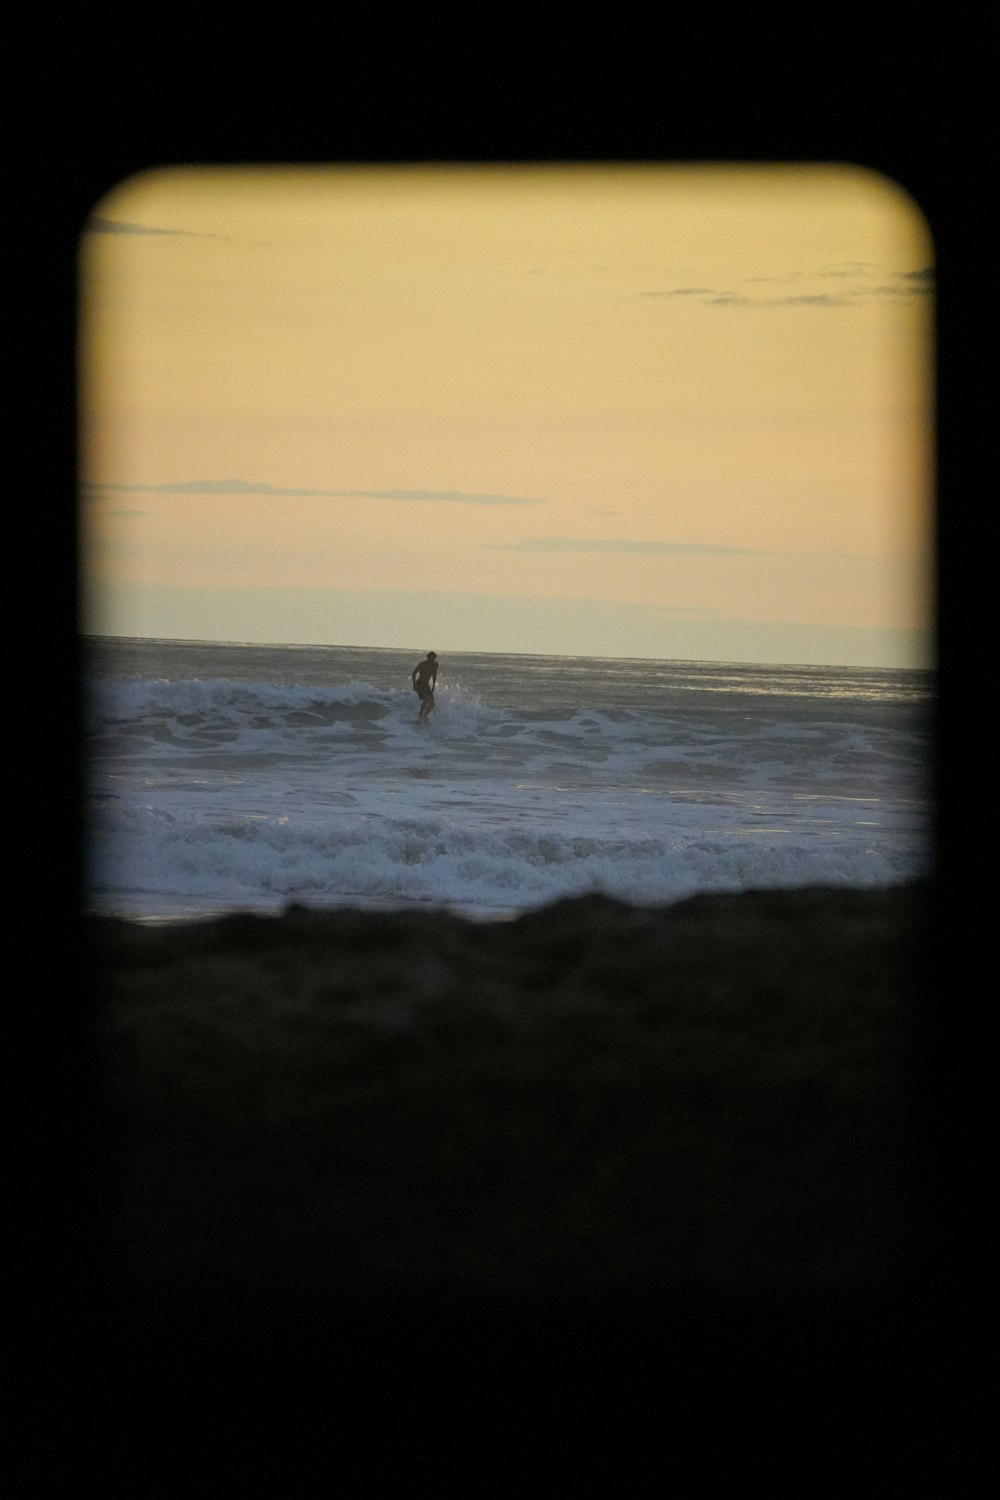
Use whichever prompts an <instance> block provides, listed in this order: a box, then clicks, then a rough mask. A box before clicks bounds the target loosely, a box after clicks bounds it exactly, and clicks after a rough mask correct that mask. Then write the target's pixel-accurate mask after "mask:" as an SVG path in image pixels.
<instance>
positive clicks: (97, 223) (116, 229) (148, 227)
mask: <svg viewBox="0 0 1000 1500" xmlns="http://www.w3.org/2000/svg"><path fill="white" fill-rule="evenodd" d="M83 228H84V232H85V233H88V234H172V235H181V236H183V237H184V238H185V239H192V240H227V239H228V238H229V236H228V235H227V234H207V233H199V232H198V231H197V230H194V229H163V228H161V227H160V226H159V225H155V224H130V223H128V222H127V221H126V220H124V219H105V218H102V217H101V215H100V214H91V216H90V218H89V219H88V220H87V222H86V224H84V226H83Z"/></svg>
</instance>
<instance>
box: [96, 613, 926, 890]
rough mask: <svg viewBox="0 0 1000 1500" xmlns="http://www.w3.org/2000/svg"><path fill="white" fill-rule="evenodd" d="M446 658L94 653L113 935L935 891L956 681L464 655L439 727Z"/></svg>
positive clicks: (353, 653)
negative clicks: (562, 901) (172, 927)
mask: <svg viewBox="0 0 1000 1500" xmlns="http://www.w3.org/2000/svg"><path fill="white" fill-rule="evenodd" d="M434 644H435V643H433V642H432V643H431V645H434ZM424 654H425V652H424V651H423V650H415V651H399V650H387V649H379V648H370V649H365V648H360V647H333V646H257V645H228V644H213V643H202V642H184V641H152V640H132V639H110V638H101V639H95V638H92V639H89V640H87V641H86V642H85V648H84V664H85V665H84V702H83V707H84V731H85V733H84V793H85V809H84V820H85V821H84V828H85V836H84V856H85V882H86V893H85V894H86V906H87V909H88V910H91V911H100V912H115V913H120V914H125V915H129V916H133V917H137V918H143V919H155V918H163V919H176V918H184V917H197V916H203V915H207V914H215V913H219V912H224V911H230V910H236V909H239V910H253V911H279V910H282V909H284V907H286V906H287V905H289V904H290V903H292V902H298V903H301V904H304V905H307V906H313V907H319V908H330V907H338V906H353V907H402V906H411V905H424V906H435V907H446V908H449V909H451V910H453V911H456V912H460V913H463V914H466V915H472V916H477V917H484V918H485V917H507V916H511V915H514V914H516V913H518V912H522V911H525V910H528V909H530V908H532V907H537V906H541V905H545V904H547V903H549V902H551V901H554V900H556V899H557V898H560V897H565V896H571V895H579V894H582V893H584V892H592V891H599V892H603V893H605V894H607V895H610V896H614V897H618V898H620V899H622V900H626V901H631V902H634V903H636V904H639V905H660V904H664V903H669V902H672V901H677V900H680V899H682V898H683V897H685V896H688V895H691V894H693V893H695V892H698V891H739V890H747V889H751V888H758V889H760V888H768V887H779V886H802V885H813V884H833V885H852V886H880V885H893V884H897V883H900V882H902V881H906V880H910V879H913V878H917V877H920V876H923V875H926V874H928V873H929V870H930V860H931V798H930V720H931V710H932V703H933V693H934V684H933V676H932V674H930V673H925V672H912V671H885V670H857V669H853V668H844V667H772V666H767V667H764V666H761V667H755V666H746V665H739V664H719V663H711V662H684V661H680V662H678V661H644V660H625V661H622V660H608V659H590V658H584V657H557V656H527V655H516V656H499V655H485V654H476V653H470V652H454V653H448V652H439V654H440V656H441V670H440V673H439V677H438V686H437V694H436V699H437V707H436V709H435V712H434V713H433V715H432V716H431V719H430V721H429V722H428V723H427V724H420V723H418V721H417V708H418V700H417V698H416V696H415V694H414V693H413V691H412V689H411V688H410V671H411V670H412V668H413V667H414V666H415V665H416V663H417V661H418V660H420V658H421V657H422V656H423V655H424Z"/></svg>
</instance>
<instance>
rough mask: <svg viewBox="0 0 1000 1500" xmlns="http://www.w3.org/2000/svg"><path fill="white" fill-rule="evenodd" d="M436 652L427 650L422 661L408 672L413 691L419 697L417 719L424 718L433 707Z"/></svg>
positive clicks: (436, 669) (436, 668)
mask: <svg viewBox="0 0 1000 1500" xmlns="http://www.w3.org/2000/svg"><path fill="white" fill-rule="evenodd" d="M437 674H438V663H437V653H436V652H435V651H428V653H427V655H426V656H425V657H424V659H423V661H421V662H418V663H417V665H416V666H415V667H414V668H413V671H412V672H411V673H410V680H411V682H412V683H413V691H414V692H415V693H416V695H417V697H418V698H419V699H420V712H419V714H418V715H417V718H418V719H426V718H427V715H428V714H429V713H430V712H431V710H432V709H433V707H434V684H435V683H436V682H437Z"/></svg>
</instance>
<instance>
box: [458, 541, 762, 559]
mask: <svg viewBox="0 0 1000 1500" xmlns="http://www.w3.org/2000/svg"><path fill="white" fill-rule="evenodd" d="M483 545H484V547H488V548H490V549H492V550H496V551H501V552H632V553H636V552H646V553H682V554H683V553H693V554H700V555H711V556H716V557H739V556H741V557H765V556H767V555H768V554H767V553H765V552H762V551H760V550H759V549H758V548H756V547H728V546H719V545H717V544H715V543H711V542H641V541H634V540H632V539H630V538H628V537H609V538H601V537H572V536H528V537H524V538H523V539H522V540H521V541H519V542H484V543H483Z"/></svg>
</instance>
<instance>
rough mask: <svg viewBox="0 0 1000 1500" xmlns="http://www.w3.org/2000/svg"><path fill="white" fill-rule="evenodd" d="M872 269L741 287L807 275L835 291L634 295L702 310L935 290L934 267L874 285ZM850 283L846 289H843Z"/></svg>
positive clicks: (688, 290)
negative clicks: (694, 303) (690, 302)
mask: <svg viewBox="0 0 1000 1500" xmlns="http://www.w3.org/2000/svg"><path fill="white" fill-rule="evenodd" d="M874 271H875V267H874V266H872V265H871V263H870V262H867V261H852V262H849V263H847V264H845V265H842V266H823V267H822V268H821V269H820V270H818V271H813V272H809V273H807V272H804V271H792V272H790V273H789V274H788V275H787V276H784V277H780V276H774V277H765V276H748V277H747V278H746V279H745V281H743V282H742V283H741V286H743V287H751V286H754V287H756V286H759V285H761V283H764V282H771V283H775V282H781V281H786V282H788V281H793V280H797V279H799V278H801V277H803V276H806V275H812V276H813V277H815V278H816V279H817V280H828V279H830V278H833V279H835V280H836V281H837V282H839V283H841V287H840V288H839V289H838V290H837V291H835V292H834V291H829V292H825V291H821V292H796V293H791V294H786V295H784V296H773V295H772V296H767V295H762V294H761V293H760V292H756V291H752V292H748V291H743V290H739V291H737V290H734V289H733V288H732V287H707V286H675V287H662V288H657V289H655V290H654V289H649V290H646V291H642V292H638V293H636V295H637V296H639V297H646V298H654V299H658V300H660V301H670V300H673V299H677V298H695V299H697V300H698V301H699V302H701V303H702V305H703V306H705V307H856V306H857V305H858V304H859V303H861V302H864V301H866V300H868V299H869V298H879V297H889V296H891V297H897V298H903V297H919V296H926V295H927V293H928V292H931V291H933V289H934V268H933V266H925V267H923V268H921V269H920V270H918V271H891V272H889V273H888V274H889V277H890V282H889V283H888V284H887V283H885V282H883V283H880V284H878V285H873V284H872V283H871V281H870V280H869V279H868V278H870V277H871V276H872V275H873V274H874ZM845 281H849V282H850V285H849V286H843V285H842V284H843V283H844V282H845Z"/></svg>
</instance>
